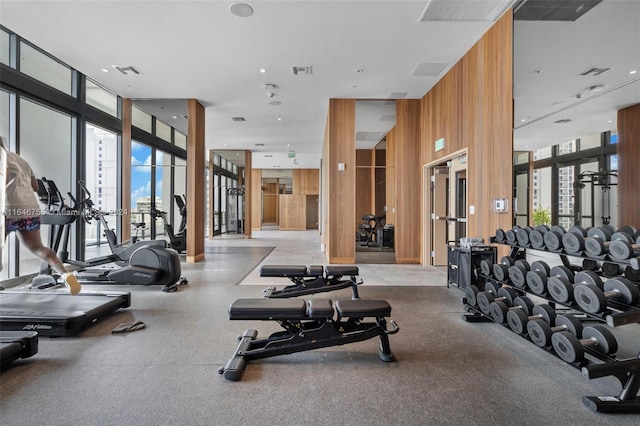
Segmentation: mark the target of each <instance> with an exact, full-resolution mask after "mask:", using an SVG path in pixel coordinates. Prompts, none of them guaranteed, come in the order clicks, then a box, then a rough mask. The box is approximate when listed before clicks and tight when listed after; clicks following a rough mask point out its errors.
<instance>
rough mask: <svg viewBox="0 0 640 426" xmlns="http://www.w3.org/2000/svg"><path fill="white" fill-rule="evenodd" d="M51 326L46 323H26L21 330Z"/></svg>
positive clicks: (42, 328)
mask: <svg viewBox="0 0 640 426" xmlns="http://www.w3.org/2000/svg"><path fill="white" fill-rule="evenodd" d="M52 328H53V327H51V326H50V325H47V324H27V325H25V326H24V327H22V329H23V330H51V329H52Z"/></svg>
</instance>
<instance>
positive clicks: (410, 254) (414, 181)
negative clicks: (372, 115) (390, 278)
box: [394, 99, 421, 263]
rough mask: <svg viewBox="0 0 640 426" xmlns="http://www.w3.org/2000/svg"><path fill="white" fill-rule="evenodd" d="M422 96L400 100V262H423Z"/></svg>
mask: <svg viewBox="0 0 640 426" xmlns="http://www.w3.org/2000/svg"><path fill="white" fill-rule="evenodd" d="M419 137H420V100H417V99H399V100H397V101H396V126H395V161H396V163H395V167H396V170H397V171H400V170H401V172H400V173H397V174H396V206H397V207H396V211H395V224H394V225H395V226H394V247H395V252H396V262H397V263H420V232H419V229H420V226H419V224H420V192H421V191H420V190H421V186H420V176H421V170H420V140H419Z"/></svg>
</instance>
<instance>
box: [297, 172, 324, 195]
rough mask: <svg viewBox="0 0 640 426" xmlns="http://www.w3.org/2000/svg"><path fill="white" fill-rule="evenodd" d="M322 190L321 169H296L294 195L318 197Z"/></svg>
mask: <svg viewBox="0 0 640 426" xmlns="http://www.w3.org/2000/svg"><path fill="white" fill-rule="evenodd" d="M319 188H320V170H319V169H294V170H293V188H292V193H293V194H306V195H318V194H319V193H320V192H319Z"/></svg>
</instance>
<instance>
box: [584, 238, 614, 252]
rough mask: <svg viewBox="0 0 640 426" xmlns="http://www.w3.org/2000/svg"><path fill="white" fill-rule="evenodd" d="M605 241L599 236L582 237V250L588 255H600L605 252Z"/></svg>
mask: <svg viewBox="0 0 640 426" xmlns="http://www.w3.org/2000/svg"><path fill="white" fill-rule="evenodd" d="M608 245H609V244H608V243H607V244H606V245H605V243H604V241H603V240H601V239H600V238H593V237H587V238H585V239H584V250H585V251H586V252H587V255H588V256H602V255H603V254H605V253H606V252H607V246H608Z"/></svg>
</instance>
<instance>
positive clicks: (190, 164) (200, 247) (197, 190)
mask: <svg viewBox="0 0 640 426" xmlns="http://www.w3.org/2000/svg"><path fill="white" fill-rule="evenodd" d="M187 117H188V118H187V205H188V206H190V207H189V208H188V209H187V223H188V224H189V232H187V262H188V263H195V262H200V261H202V260H204V222H205V221H204V211H205V205H204V195H205V193H204V191H205V188H204V181H205V173H204V161H205V160H204V159H205V155H204V151H205V150H204V107H203V106H202V104H200V102H198V101H197V100H196V99H188V100H187ZM191 206H193V207H191Z"/></svg>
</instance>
